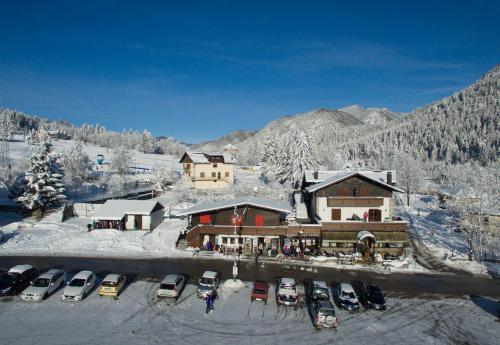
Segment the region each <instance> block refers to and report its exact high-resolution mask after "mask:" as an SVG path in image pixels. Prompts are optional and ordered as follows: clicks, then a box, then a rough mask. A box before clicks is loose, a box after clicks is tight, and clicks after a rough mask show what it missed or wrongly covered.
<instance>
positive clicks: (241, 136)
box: [190, 130, 257, 152]
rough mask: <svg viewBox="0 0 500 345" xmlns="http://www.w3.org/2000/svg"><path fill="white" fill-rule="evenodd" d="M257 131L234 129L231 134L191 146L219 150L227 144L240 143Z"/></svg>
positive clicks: (192, 147)
mask: <svg viewBox="0 0 500 345" xmlns="http://www.w3.org/2000/svg"><path fill="white" fill-rule="evenodd" d="M255 133H257V132H255V131H242V130H240V131H234V132H231V133H229V134H226V135H224V136H222V137H220V138H218V139H215V140H209V141H204V142H201V143H199V144H194V145H192V146H191V147H190V148H191V149H192V150H197V151H204V152H211V151H219V150H221V149H222V148H223V147H225V146H227V145H233V146H235V145H238V144H239V143H241V142H242V141H244V140H246V139H248V138H251V137H252V136H254V135H255Z"/></svg>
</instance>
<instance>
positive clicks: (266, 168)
mask: <svg viewBox="0 0 500 345" xmlns="http://www.w3.org/2000/svg"><path fill="white" fill-rule="evenodd" d="M277 154H278V150H277V147H276V142H275V141H274V138H273V137H271V136H268V137H266V139H265V140H264V149H263V152H262V157H261V161H262V174H263V175H264V176H266V178H267V179H268V180H270V181H273V180H274V179H275V178H276V161H277Z"/></svg>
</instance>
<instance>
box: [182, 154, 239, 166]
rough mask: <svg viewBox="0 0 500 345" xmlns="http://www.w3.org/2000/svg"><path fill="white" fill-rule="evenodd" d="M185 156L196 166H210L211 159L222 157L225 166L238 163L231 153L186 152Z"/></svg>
mask: <svg viewBox="0 0 500 345" xmlns="http://www.w3.org/2000/svg"><path fill="white" fill-rule="evenodd" d="M184 155H188V156H189V158H191V160H192V161H193V163H195V164H208V163H210V157H213V156H221V157H222V159H223V160H224V163H225V164H234V163H237V161H236V158H234V156H233V155H232V154H230V153H229V152H186V153H184ZM184 155H183V156H182V158H184ZM182 158H181V161H182Z"/></svg>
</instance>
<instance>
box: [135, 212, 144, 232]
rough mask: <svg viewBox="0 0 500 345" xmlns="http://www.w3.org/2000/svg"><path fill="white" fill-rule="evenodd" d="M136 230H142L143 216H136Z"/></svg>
mask: <svg viewBox="0 0 500 345" xmlns="http://www.w3.org/2000/svg"><path fill="white" fill-rule="evenodd" d="M134 228H135V229H142V216H141V215H135V216H134Z"/></svg>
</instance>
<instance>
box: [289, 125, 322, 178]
mask: <svg viewBox="0 0 500 345" xmlns="http://www.w3.org/2000/svg"><path fill="white" fill-rule="evenodd" d="M311 145H312V142H311V138H310V137H309V135H307V133H306V132H305V131H303V130H299V131H297V132H296V134H295V136H294V141H293V145H291V147H290V149H291V156H290V157H289V159H290V160H291V164H290V167H291V171H290V177H289V180H290V183H291V184H292V186H293V187H294V188H299V187H300V184H301V183H302V178H303V176H304V171H305V170H310V169H316V168H317V167H318V165H319V163H318V158H317V157H316V154H315V153H314V151H313V150H312V146H311Z"/></svg>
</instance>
